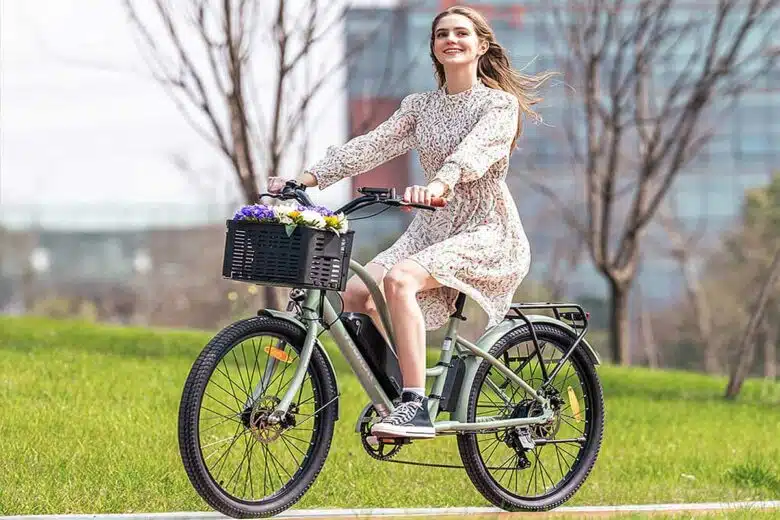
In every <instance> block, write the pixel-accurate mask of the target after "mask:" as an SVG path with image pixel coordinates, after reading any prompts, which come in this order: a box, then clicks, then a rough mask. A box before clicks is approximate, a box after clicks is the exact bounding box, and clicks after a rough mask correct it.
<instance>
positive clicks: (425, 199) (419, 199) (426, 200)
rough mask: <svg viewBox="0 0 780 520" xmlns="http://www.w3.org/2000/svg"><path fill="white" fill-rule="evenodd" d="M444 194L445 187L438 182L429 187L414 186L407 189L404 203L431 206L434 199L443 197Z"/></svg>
mask: <svg viewBox="0 0 780 520" xmlns="http://www.w3.org/2000/svg"><path fill="white" fill-rule="evenodd" d="M443 194H444V186H443V185H442V184H441V183H440V182H438V181H433V182H432V183H430V184H429V185H428V186H418V185H414V186H409V187H408V188H406V191H404V202H409V203H412V204H425V205H427V206H430V205H431V199H432V198H434V197H441V196H442V195H443Z"/></svg>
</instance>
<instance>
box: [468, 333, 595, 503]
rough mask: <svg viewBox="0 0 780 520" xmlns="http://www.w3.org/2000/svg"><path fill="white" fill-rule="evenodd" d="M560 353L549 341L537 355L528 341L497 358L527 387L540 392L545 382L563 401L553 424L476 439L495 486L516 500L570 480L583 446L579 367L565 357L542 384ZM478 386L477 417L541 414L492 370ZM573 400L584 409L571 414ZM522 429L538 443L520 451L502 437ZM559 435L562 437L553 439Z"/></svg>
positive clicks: (541, 343)
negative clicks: (557, 368)
mask: <svg viewBox="0 0 780 520" xmlns="http://www.w3.org/2000/svg"><path fill="white" fill-rule="evenodd" d="M509 351H512V353H510V352H509ZM514 352H516V354H515V353H514ZM563 355H564V351H563V348H562V347H560V346H558V345H557V344H556V343H554V342H550V341H547V340H541V339H540V341H539V350H538V352H537V350H536V348H535V347H534V345H533V343H532V342H531V341H526V342H524V343H521V344H518V345H514V346H511V347H508V348H507V351H505V352H504V353H503V354H501V355H499V356H496V357H497V358H498V359H501V360H502V361H503V362H504V363H505V364H506V365H507V367H508V368H509V369H510V370H511V371H512V372H513V373H515V374H516V375H517V376H518V377H520V378H521V379H523V380H524V381H525V382H526V383H527V384H529V385H530V386H531V387H533V388H540V387H542V385H544V384H549V385H551V386H552V387H553V388H555V389H556V390H557V392H558V393H559V395H561V397H562V398H563V403H562V404H561V406H560V408H559V409H558V410H557V413H556V414H554V416H553V421H554V422H553V423H552V425H548V426H543V425H539V426H528V427H525V428H522V429H516V430H513V429H511V428H509V429H506V430H503V431H504V433H503V434H495V436H492V437H491V436H490V435H491V434H490V433H487V434H484V435H488V437H475V439H476V440H477V445H478V449H479V452H480V457H481V458H482V462H483V465H484V467H485V469H486V470H487V471H488V473H489V474H491V476H492V477H493V479H494V481H495V482H496V483H497V484H498V485H499V486H500V487H502V488H504V489H505V490H506V491H507V492H509V493H511V494H514V495H516V496H519V497H523V498H527V499H533V498H536V497H540V496H543V495H547V494H550V493H553V492H554V491H555V490H556V489H559V488H560V486H561V485H563V483H564V482H565V481H566V479H567V478H569V476H570V473H571V468H572V467H574V464H576V463H577V460H578V457H579V453H580V452H581V451H582V450H583V449H584V447H585V442H584V440H585V437H586V432H587V431H588V417H589V415H588V409H587V402H588V401H587V399H586V398H585V396H584V393H583V392H584V389H583V387H582V385H583V382H582V375H581V374H580V373H579V371H578V370H579V369H578V368H577V367H576V366H575V365H574V363H573V361H572V359H571V358H569V359H567V360H566V361H565V362H564V365H565V366H561V370H559V371H558V373H557V374H556V377H555V378H554V379H552V380H549V381H547V382H545V381H543V380H542V376H543V373H547V374H550V373H552V371H553V370H555V368H556V367H557V366H558V365H559V364H560V360H561V359H562V358H563ZM542 364H544V370H542ZM482 385H483V386H482V388H481V389H480V394H479V396H478V399H477V403H475V405H474V406H476V410H477V412H476V416H477V417H480V418H484V417H486V416H490V417H495V416H497V415H499V414H504V416H503V418H508V417H515V418H517V417H531V416H532V414H540V413H541V408H540V407H539V406H538V404H537V403H536V401H535V400H534V399H532V398H531V397H530V395H529V394H528V392H527V391H526V390H525V389H524V388H523V387H521V386H520V385H517V384H515V383H513V382H512V381H510V380H508V379H507V378H506V377H504V376H503V374H501V373H500V372H498V370H497V369H495V368H493V367H491V368H489V369H488V370H487V373H486V374H485V376H484V379H483V383H482ZM572 388H573V389H574V391H575V394H571V389H572ZM567 392H569V393H568V395H567ZM575 395H576V397H575ZM575 400H576V401H577V403H576V407H575V408H574V410H577V409H578V408H579V409H580V410H583V411H582V412H578V413H577V414H575V413H574V412H573V411H572V403H573V401H575ZM580 413H582V415H580ZM517 414H525V415H517ZM521 431H523V432H526V433H524V435H528V434H529V433H530V435H531V439H532V441H534V442H535V443H536V442H538V444H535V446H534V448H533V449H530V450H524V451H518V450H521V448H519V444H518V443H519V440H518V439H517V438H515V440H514V441H512V442H513V444H512V445H511V446H510V445H509V444H508V443H509V440H508V437H506V438H505V437H502V435H506V436H509V435H519V433H516V432H521ZM558 436H560V437H561V438H560V439H556V437H558ZM548 444H550V445H552V446H553V448H551V449H548V450H544V449H543V448H544V446H546V445H548ZM523 453H524V454H525V458H526V459H527V463H528V464H530V465H529V466H528V467H527V468H525V469H521V465H520V462H521V459H522V458H523ZM494 459H498V460H499V461H500V462H501V463H500V464H495V463H494V462H493V460H494ZM524 464H525V462H524ZM556 468H557V471H556Z"/></svg>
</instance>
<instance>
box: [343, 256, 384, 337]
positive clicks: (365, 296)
mask: <svg viewBox="0 0 780 520" xmlns="http://www.w3.org/2000/svg"><path fill="white" fill-rule="evenodd" d="M366 271H368V274H370V275H371V277H372V278H373V279H374V280H375V281H376V283H377V284H378V285H379V290H380V291H382V290H383V288H382V280H383V279H384V277H385V274H387V269H385V268H384V267H383V266H381V265H379V264H374V263H369V264H367V265H366ZM383 294H384V293H383ZM342 297H343V298H344V311H345V312H360V313H364V314H368V315H369V316H370V317H371V319H372V320H373V321H374V325H376V328H377V330H379V332H380V333H381V334H382V336H384V338H385V340H386V341H388V343H389V340H388V338H387V333H386V332H385V328H384V326H383V325H382V318H381V317H380V316H379V312H377V309H376V304H375V303H374V299H373V298H371V293H369V292H368V287H366V284H364V283H363V280H361V279H360V278H358V276H357V275H353V276H352V278H350V279H349V281H348V282H347V288H346V290H345V292H344V295H343V296H342Z"/></svg>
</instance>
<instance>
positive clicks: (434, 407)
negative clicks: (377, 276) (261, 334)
mask: <svg viewBox="0 0 780 520" xmlns="http://www.w3.org/2000/svg"><path fill="white" fill-rule="evenodd" d="M350 269H351V270H352V271H354V272H355V274H357V276H358V277H359V278H360V279H361V280H362V281H363V283H365V284H366V287H367V288H368V289H369V291H370V294H371V296H372V297H373V299H374V302H375V303H376V307H377V311H378V313H379V315H380V317H381V319H382V323H383V325H384V327H385V330H386V331H387V333H388V336H389V338H390V341H391V346H392V347H393V348H394V349H396V343H395V337H394V335H393V331H392V324H391V323H390V315H389V312H388V309H387V304H386V302H385V299H384V297H383V295H382V293H381V291H380V290H379V287H378V285H377V283H376V282H375V281H374V279H373V278H372V277H371V275H369V274H368V272H367V271H366V270H365V269H364V267H363V266H362V265H361V264H360V263H358V262H356V261H354V260H350ZM320 316H322V319H323V320H324V322H325V323H328V324H330V326H329V332H330V334H331V336H332V337H333V340H334V342H335V343H336V345H337V346H338V348H339V350H340V351H341V353H342V355H343V356H344V358H345V359H346V360H347V362H348V363H349V365H350V367H351V368H352V371H353V372H354V373H355V376H356V377H357V378H358V381H360V384H361V386H362V387H363V389H364V390H365V392H366V394H368V397H369V399H370V400H371V403H372V404H373V405H374V407H375V409H376V410H377V413H378V414H379V415H380V416H382V417H383V416H385V415H387V414H389V413H390V412H391V411H392V410H393V403H392V401H391V400H390V398H389V397H388V396H387V394H386V393H385V392H384V390H383V389H382V387H381V385H380V384H379V382H378V381H377V379H376V377H375V376H374V373H373V372H372V371H371V369H370V368H369V366H368V364H367V363H366V361H365V359H364V358H363V356H362V354H361V353H360V350H358V348H357V346H356V345H355V342H354V341H353V340H352V338H351V337H350V336H349V334H348V332H347V330H346V328H345V327H344V325H343V324H342V322H341V320H339V319H338V314H337V313H336V311H335V310H334V308H333V306H332V305H331V303H330V301H329V300H328V299H327V298H325V292H324V291H321V290H311V289H310V290H308V291H307V292H306V296H305V299H304V302H303V305H302V321H303V322H304V323H306V324H307V325H305V326H306V338H305V341H304V344H303V347H302V350H301V352H300V356H299V358H300V363H299V364H298V367H297V369H296V371H295V374H294V375H293V378H292V381H291V383H290V386H289V387H288V389H287V391H286V392H285V394H284V396H283V397H282V399H281V401H280V402H279V403H278V405H277V406H276V409H275V410H274V412H273V413H272V414H271V418H270V419H271V421H274V420H280V419H281V417H282V416H283V415H284V414H285V413H286V412H287V409H288V408H289V406H290V404H291V403H292V401H293V398H294V396H295V395H296V394H297V392H298V389H299V388H300V385H301V384H302V383H303V380H304V377H305V375H306V370H307V368H308V365H309V360H310V359H311V354H312V351H313V350H314V348H315V343H316V339H317V335H318V334H319V333H320V331H321V325H320V323H319V319H320ZM458 321H460V320H459V319H458V318H457V317H452V318H450V321H449V325H448V327H447V334H446V336H445V339H444V342H443V344H442V348H441V355H440V358H439V361H440V363H438V364H437V365H436V366H434V367H431V368H428V369H427V370H426V378H434V380H433V384H432V395H435V396H439V395H441V393H442V391H443V389H444V383H445V379H446V377H447V370H448V367H449V364H450V361H451V360H452V357H453V355H454V354H456V355H458V356H459V357H462V358H463V360H464V363H465V374H464V378H463V385H464V388H462V390H461V392H460V396H459V399H458V402H457V404H456V408H455V410H454V411H453V412H450V419H451V420H448V421H435V422H434V428H435V430H436V432H437V433H440V432H441V433H443V432H467V431H482V430H491V429H498V428H508V427H517V426H527V425H533V424H541V423H545V422H547V421H549V420H550V419H552V417H553V411H552V409H551V408H550V406H549V401H548V400H547V399H546V398H545V397H544V396H542V395H539V394H538V393H537V392H536V390H534V389H533V388H532V387H531V386H530V385H528V384H527V383H526V382H525V381H524V380H523V379H522V378H521V377H519V376H518V375H517V374H515V373H514V372H513V371H511V370H510V369H509V368H507V367H506V366H505V365H504V364H503V363H501V362H500V361H499V360H497V359H496V358H495V357H493V356H491V355H490V354H489V353H488V350H489V349H490V347H491V346H492V344H493V341H492V339H491V338H492V336H491V335H489V334H486V335H484V336H483V338H484V340H485V342H484V343H483V342H482V341H478V342H477V343H476V344H474V343H471V342H470V341H467V340H466V339H464V338H461V337H459V336H458ZM487 343H489V344H487ZM483 360H484V361H485V362H487V363H490V364H491V365H493V366H495V367H496V369H498V370H499V371H500V372H501V373H502V374H503V375H505V376H506V377H507V378H508V379H510V380H511V381H512V382H514V383H515V384H517V385H519V386H520V387H521V388H523V389H524V390H525V391H526V392H527V393H528V395H530V396H531V397H532V398H533V399H535V400H536V401H538V402H539V404H540V405H541V406H542V414H541V415H539V416H536V417H526V418H517V419H491V418H482V417H481V418H479V420H478V421H477V422H467V421H466V412H467V407H468V397H469V390H470V388H465V386H466V385H469V386H470V383H471V382H472V381H473V379H474V374H475V373H476V371H477V368H478V366H479V363H480V362H481V361H483ZM273 365H275V363H273V364H272V366H271V369H270V370H271V371H273ZM263 379H265V377H264V378H263ZM265 384H266V383H265V382H263V381H261V382H260V383H259V385H258V388H257V389H256V390H255V392H254V393H255V394H258V392H259V393H262V389H263V387H264V386H265ZM487 384H488V385H490V386H491V387H492V388H493V390H494V391H496V393H497V395H498V396H499V397H500V398H501V399H502V400H504V402H505V403H506V404H507V406H508V407H509V406H512V404H511V401H510V399H509V398H508V397H507V396H506V395H504V393H503V392H502V391H501V389H500V388H498V386H496V385H494V384H492V381H489V380H488V383H487ZM258 395H259V394H258ZM428 403H429V412H430V416H431V417H436V415H437V413H438V411H439V399H438V398H435V397H432V398H429V400H428ZM327 404H328V403H326V406H327ZM315 413H316V412H315Z"/></svg>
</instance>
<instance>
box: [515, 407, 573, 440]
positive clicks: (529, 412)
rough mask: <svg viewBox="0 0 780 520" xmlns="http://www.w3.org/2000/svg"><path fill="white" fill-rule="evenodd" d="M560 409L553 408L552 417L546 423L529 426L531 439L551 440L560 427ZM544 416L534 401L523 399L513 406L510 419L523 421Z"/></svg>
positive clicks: (542, 410) (541, 409)
mask: <svg viewBox="0 0 780 520" xmlns="http://www.w3.org/2000/svg"><path fill="white" fill-rule="evenodd" d="M559 408H560V407H554V408H553V416H552V418H551V419H550V420H549V421H547V422H546V423H542V424H534V425H531V426H529V429H530V432H531V437H533V438H534V439H552V438H554V437H555V434H556V433H558V429H559V428H560V426H561V413H560V409H559ZM543 414H544V409H543V408H542V405H541V404H539V402H538V401H536V400H534V399H524V400H523V401H520V403H519V404H518V405H517V406H515V409H514V410H513V411H512V419H524V418H527V417H539V416H541V415H543Z"/></svg>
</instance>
